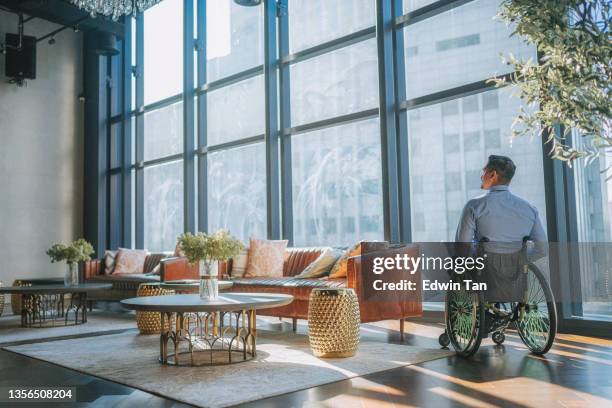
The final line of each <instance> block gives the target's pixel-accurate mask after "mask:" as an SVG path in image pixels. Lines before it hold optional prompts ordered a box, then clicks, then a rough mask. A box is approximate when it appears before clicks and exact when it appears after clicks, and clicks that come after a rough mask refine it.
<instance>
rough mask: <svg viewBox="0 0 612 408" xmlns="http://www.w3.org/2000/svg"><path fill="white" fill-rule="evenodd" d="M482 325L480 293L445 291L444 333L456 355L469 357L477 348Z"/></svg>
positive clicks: (482, 306)
mask: <svg viewBox="0 0 612 408" xmlns="http://www.w3.org/2000/svg"><path fill="white" fill-rule="evenodd" d="M484 326H485V311H484V300H483V296H482V294H479V293H476V292H467V291H464V290H460V291H454V290H449V291H448V292H446V333H447V334H448V337H449V340H450V343H451V344H452V345H453V348H454V349H455V351H456V352H457V354H458V355H460V356H461V357H469V356H471V355H472V354H474V353H475V352H476V350H478V347H480V342H481V341H482V332H483V331H484V330H485V327H484Z"/></svg>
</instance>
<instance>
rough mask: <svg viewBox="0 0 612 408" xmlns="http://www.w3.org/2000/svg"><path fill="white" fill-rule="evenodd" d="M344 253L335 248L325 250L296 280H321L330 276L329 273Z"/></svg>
mask: <svg viewBox="0 0 612 408" xmlns="http://www.w3.org/2000/svg"><path fill="white" fill-rule="evenodd" d="M342 253H343V251H340V250H337V249H334V248H324V249H323V250H322V252H321V254H320V255H319V257H318V258H317V259H315V260H314V261H313V262H312V263H311V264H310V265H308V266H307V267H306V268H304V270H303V271H302V272H301V273H300V274H298V275H296V276H295V277H296V278H299V279H307V278H320V277H322V276H327V275H329V271H330V270H331V268H332V267H333V266H334V264H335V263H336V261H337V260H338V258H340V256H342Z"/></svg>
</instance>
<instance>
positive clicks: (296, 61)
mask: <svg viewBox="0 0 612 408" xmlns="http://www.w3.org/2000/svg"><path fill="white" fill-rule="evenodd" d="M375 17H376V12H375V3H374V1H373V0H359V1H355V2H354V4H351V7H346V2H345V1H343V0H332V1H330V0H313V1H308V2H304V1H300V0H289V2H288V16H287V19H288V33H287V35H288V37H289V38H288V44H289V47H288V48H289V52H290V55H289V57H288V58H287V59H289V60H292V63H291V64H290V65H289V66H288V67H287V68H285V69H287V71H288V72H287V75H288V77H289V88H290V90H289V100H290V110H289V118H285V119H286V122H288V123H290V124H291V126H292V128H291V129H289V130H288V131H287V132H286V133H288V134H289V136H287V137H290V138H291V140H290V146H291V156H290V163H286V165H287V166H290V171H291V175H292V177H291V185H292V201H293V203H292V207H293V208H292V210H293V211H292V213H293V220H292V231H293V243H294V245H298V246H315V245H321V244H325V245H339V246H348V245H351V244H353V243H355V242H357V241H358V240H361V239H363V240H380V239H383V237H384V220H383V207H382V205H383V204H382V188H383V186H382V165H381V143H380V140H381V135H380V126H379V121H378V118H377V113H376V109H377V108H378V106H379V100H378V67H377V50H376V38H375V37H374V36H373V35H371V34H370V35H365V36H363V37H361V38H360V37H357V36H355V33H360V32H363V31H364V30H366V31H367V30H369V32H371V33H373V32H374V25H375V24H376V18H375ZM305 32H308V33H312V35H304V33H305ZM342 39H345V41H344V42H343V41H339V40H342ZM286 57H287V56H286ZM372 110H374V113H373V114H372ZM347 115H350V116H349V118H347Z"/></svg>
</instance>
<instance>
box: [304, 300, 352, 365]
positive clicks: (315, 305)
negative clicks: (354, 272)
mask: <svg viewBox="0 0 612 408" xmlns="http://www.w3.org/2000/svg"><path fill="white" fill-rule="evenodd" d="M360 321H361V320H360V316H359V301H358V300H357V295H355V291H354V290H353V289H347V288H346V289H313V290H312V292H310V301H309V303H308V339H309V341H310V349H311V350H312V352H313V354H314V355H315V356H317V357H324V358H334V357H351V356H353V355H355V352H356V351H357V345H358V344H359V323H360Z"/></svg>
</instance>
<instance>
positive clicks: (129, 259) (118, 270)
mask: <svg viewBox="0 0 612 408" xmlns="http://www.w3.org/2000/svg"><path fill="white" fill-rule="evenodd" d="M147 255H148V254H147V251H145V250H144V249H126V248H119V250H118V251H117V256H116V257H115V270H114V271H113V274H138V273H143V270H144V265H145V260H146V258H147Z"/></svg>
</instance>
